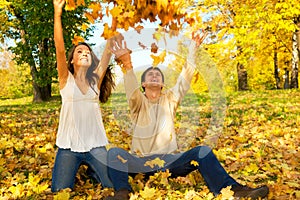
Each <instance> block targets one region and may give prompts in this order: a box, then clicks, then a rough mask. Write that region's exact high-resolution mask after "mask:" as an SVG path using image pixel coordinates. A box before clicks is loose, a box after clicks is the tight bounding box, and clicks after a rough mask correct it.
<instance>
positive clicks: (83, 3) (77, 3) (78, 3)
mask: <svg viewBox="0 0 300 200" xmlns="http://www.w3.org/2000/svg"><path fill="white" fill-rule="evenodd" d="M76 5H77V6H81V5H82V6H84V5H85V2H84V0H77V1H76Z"/></svg>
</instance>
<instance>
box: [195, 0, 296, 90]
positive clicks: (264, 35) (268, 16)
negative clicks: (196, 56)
mask: <svg viewBox="0 0 300 200" xmlns="http://www.w3.org/2000/svg"><path fill="white" fill-rule="evenodd" d="M199 7H200V8H201V9H202V12H203V13H206V15H207V16H208V17H207V20H206V21H205V22H204V23H205V24H206V26H207V27H208V28H210V29H211V31H212V33H213V34H212V35H214V38H212V39H211V41H214V42H213V43H212V45H211V46H210V48H209V51H210V52H211V53H212V55H213V56H215V57H216V58H219V59H220V60H222V62H219V65H220V66H227V65H228V64H235V65H236V66H237V76H238V82H239V83H244V84H239V88H240V89H243V88H241V87H242V86H247V85H248V83H246V82H245V81H243V80H247V81H248V82H249V76H248V79H246V78H245V77H246V75H247V74H248V75H249V72H250V71H252V72H255V74H253V75H254V77H253V75H252V77H251V79H253V78H255V79H256V78H257V77H256V76H257V75H258V76H259V75H260V74H261V72H262V70H263V69H268V68H271V67H272V66H273V67H274V68H276V69H274V70H273V72H274V82H275V79H276V80H277V84H276V85H277V86H278V87H279V82H280V81H279V78H280V77H281V76H282V75H283V72H284V69H285V68H286V69H289V70H292V69H294V71H297V70H296V69H297V67H293V68H292V67H291V66H287V64H288V63H289V64H291V63H295V64H296V63H297V62H292V61H291V60H292V59H293V58H292V55H293V53H292V51H293V50H292V34H293V33H294V32H295V31H297V30H298V29H299V27H298V28H297V26H295V24H296V22H295V21H293V20H294V19H295V17H297V16H299V3H297V2H296V1H288V2H286V1H280V2H279V1H277V0H274V1H257V0H253V1H247V0H245V1H230V2H228V1H224V0H218V1H210V0H206V1H201V3H199ZM200 8H199V9H200ZM221 46H222V47H221ZM294 46H295V45H294ZM222 50H225V51H223V52H218V51H222ZM224 56H227V60H226V59H222V57H223V58H224ZM270 58H272V59H270ZM288 59H290V62H286V61H287V60H288ZM253 61H255V62H253ZM241 66H242V67H241ZM294 66H295V65H294ZM275 70H276V71H275ZM268 71H271V70H268ZM243 74H244V75H243ZM294 74H295V77H297V78H294V79H296V80H297V79H298V75H297V73H294ZM243 78H244V79H243ZM281 82H282V81H281ZM274 85H275V84H274Z"/></svg>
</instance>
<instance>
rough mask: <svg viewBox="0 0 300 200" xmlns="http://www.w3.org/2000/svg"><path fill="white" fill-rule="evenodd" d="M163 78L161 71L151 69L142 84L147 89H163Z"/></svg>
mask: <svg viewBox="0 0 300 200" xmlns="http://www.w3.org/2000/svg"><path fill="white" fill-rule="evenodd" d="M163 85H164V83H163V77H162V74H161V73H160V71H158V70H155V69H151V70H149V71H148V72H147V73H146V75H145V81H144V82H143V83H142V86H143V87H145V88H147V87H160V88H161V87H163Z"/></svg>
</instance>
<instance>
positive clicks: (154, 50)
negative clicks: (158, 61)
mask: <svg viewBox="0 0 300 200" xmlns="http://www.w3.org/2000/svg"><path fill="white" fill-rule="evenodd" d="M157 50H158V46H157V45H156V44H155V43H152V44H151V52H152V53H157Z"/></svg>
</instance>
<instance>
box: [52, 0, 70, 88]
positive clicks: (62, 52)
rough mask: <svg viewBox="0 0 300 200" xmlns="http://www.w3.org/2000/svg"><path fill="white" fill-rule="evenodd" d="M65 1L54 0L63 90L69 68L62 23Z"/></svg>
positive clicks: (58, 59) (55, 39)
mask: <svg viewBox="0 0 300 200" xmlns="http://www.w3.org/2000/svg"><path fill="white" fill-rule="evenodd" d="M64 4H65V0H53V5H54V42H55V49H56V62H57V71H58V77H59V87H60V89H62V88H63V87H64V86H65V84H66V82H67V78H68V67H67V62H66V54H65V44H64V37H63V28H62V22H61V15H62V9H63V6H64Z"/></svg>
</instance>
